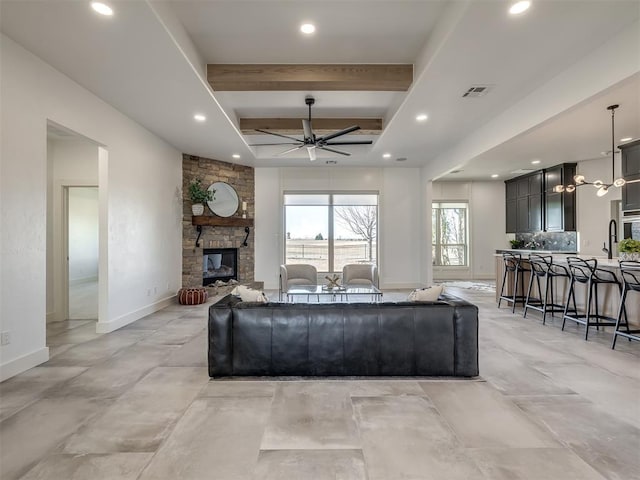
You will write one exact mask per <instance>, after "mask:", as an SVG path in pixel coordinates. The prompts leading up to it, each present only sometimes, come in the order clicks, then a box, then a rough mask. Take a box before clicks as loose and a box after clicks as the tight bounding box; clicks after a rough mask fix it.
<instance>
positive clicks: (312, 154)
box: [307, 145, 317, 162]
mask: <svg viewBox="0 0 640 480" xmlns="http://www.w3.org/2000/svg"><path fill="white" fill-rule="evenodd" d="M307 153H308V154H309V160H310V161H312V162H313V161H314V160H315V159H316V158H317V157H316V146H315V145H307Z"/></svg>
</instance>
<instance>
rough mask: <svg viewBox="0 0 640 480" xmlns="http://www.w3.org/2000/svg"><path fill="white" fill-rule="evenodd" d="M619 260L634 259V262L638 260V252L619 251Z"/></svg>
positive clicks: (639, 255)
mask: <svg viewBox="0 0 640 480" xmlns="http://www.w3.org/2000/svg"><path fill="white" fill-rule="evenodd" d="M620 260H622V261H623V262H626V261H629V260H634V261H636V262H638V261H640V253H638V252H620Z"/></svg>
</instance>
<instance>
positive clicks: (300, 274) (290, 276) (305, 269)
mask: <svg viewBox="0 0 640 480" xmlns="http://www.w3.org/2000/svg"><path fill="white" fill-rule="evenodd" d="M317 284H318V271H317V270H316V267H314V266H313V265H309V264H306V263H296V264H287V265H280V291H281V292H286V291H287V290H289V287H290V286H291V285H317Z"/></svg>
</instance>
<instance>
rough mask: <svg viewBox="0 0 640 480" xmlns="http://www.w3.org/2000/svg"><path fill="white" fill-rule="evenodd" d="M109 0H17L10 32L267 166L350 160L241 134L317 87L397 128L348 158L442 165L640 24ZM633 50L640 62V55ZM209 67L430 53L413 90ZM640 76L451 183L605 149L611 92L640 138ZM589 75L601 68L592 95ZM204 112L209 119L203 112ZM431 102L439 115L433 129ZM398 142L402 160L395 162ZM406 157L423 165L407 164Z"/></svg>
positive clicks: (294, 0)
mask: <svg viewBox="0 0 640 480" xmlns="http://www.w3.org/2000/svg"><path fill="white" fill-rule="evenodd" d="M108 3H110V4H111V5H112V6H113V8H114V10H115V15H114V16H113V17H111V18H106V17H100V16H98V15H96V14H95V13H94V12H93V11H92V10H91V9H90V8H89V5H88V4H89V2H88V1H80V0H78V1H73V2H72V1H53V0H29V1H20V0H2V2H0V9H1V11H0V27H1V28H2V32H3V33H4V34H6V35H8V36H9V37H11V38H12V39H13V40H15V41H16V42H18V43H20V44H22V45H23V46H24V47H25V48H27V49H28V50H30V51H32V52H33V53H35V54H36V55H38V56H40V57H41V58H43V59H44V60H45V61H47V62H48V63H50V64H51V65H52V66H54V67H55V68H57V69H59V70H60V71H62V72H63V73H65V74H67V75H68V76H69V77H71V78H72V79H74V80H75V81H77V82H78V83H80V84H81V85H83V86H84V87H86V88H87V89H89V90H90V91H92V92H93V93H95V94H96V95H98V96H99V97H101V98H103V99H104V100H105V101H107V102H109V103H110V104H112V105H113V106H114V107H116V108H118V109H119V110H120V111H122V112H123V113H125V114H126V115H128V116H130V117H131V118H133V119H134V120H136V121H138V122H139V123H141V124H142V125H144V126H146V127H147V128H148V129H149V130H151V131H152V132H154V133H156V134H157V135H159V136H160V137H162V138H164V139H166V140H167V141H168V142H169V143H171V144H173V145H174V146H175V147H176V148H178V149H179V150H181V151H183V152H185V153H189V154H195V155H201V156H205V157H210V158H216V159H220V160H225V161H238V162H240V163H243V164H248V165H253V166H301V165H302V166H307V165H309V166H312V165H314V166H315V165H322V166H323V165H324V162H323V161H322V159H328V158H331V159H334V157H333V156H331V155H327V156H325V155H324V154H323V155H322V156H321V157H320V159H321V160H320V161H317V162H314V163H313V164H310V162H309V161H308V159H307V157H306V154H305V153H304V152H298V153H297V154H295V156H292V155H287V156H282V157H280V156H277V153H279V152H281V151H282V150H281V149H278V148H276V147H256V148H250V147H249V146H248V144H249V143H254V142H257V141H259V142H264V141H265V136H264V135H256V136H243V135H241V134H240V132H239V131H238V128H237V124H238V119H239V118H240V117H241V116H242V117H245V116H248V117H297V118H303V117H305V116H306V114H307V110H306V106H305V105H304V97H305V96H306V95H308V94H313V95H314V96H315V97H316V105H315V106H314V107H313V115H314V117H328V116H335V117H382V118H383V119H384V131H383V134H382V135H380V136H379V137H375V136H374V137H366V136H358V137H357V139H364V138H372V139H373V140H374V144H373V145H372V146H354V147H348V148H347V147H345V150H348V151H351V152H352V153H353V156H351V157H348V158H343V157H341V158H338V159H337V160H338V162H339V163H338V167H339V166H385V165H393V166H396V165H397V166H401V165H402V166H422V165H429V164H430V162H432V161H433V160H434V159H436V158H439V157H440V156H442V155H445V154H446V152H448V151H450V150H451V149H452V148H453V147H454V146H455V145H457V144H459V143H460V142H463V141H464V140H465V138H467V137H469V136H471V135H473V134H474V132H476V131H478V130H479V129H480V128H481V127H482V126H484V125H485V124H487V123H488V122H491V121H492V120H494V119H496V118H499V116H500V115H501V114H502V113H503V112H505V111H506V110H508V109H509V108H511V107H513V105H514V104H516V103H517V102H518V101H519V100H521V99H522V98H524V97H526V96H527V95H530V94H533V93H535V92H536V91H537V90H539V89H541V88H542V87H543V86H544V85H545V83H546V82H549V81H551V80H553V79H554V78H557V77H559V76H560V75H562V74H563V73H564V72H566V71H567V70H568V69H571V68H572V67H573V66H574V65H575V64H577V63H578V62H580V61H582V60H583V59H585V58H587V57H588V56H589V55H591V54H592V52H594V51H595V50H597V49H598V48H600V47H602V46H603V45H606V43H607V42H608V41H610V40H611V39H613V38H614V37H616V35H619V34H620V33H621V32H624V31H625V29H629V28H637V25H638V18H639V17H640V2H638V1H637V0H630V1H626V0H616V1H612V0H594V1H590V0H576V1H562V0H533V5H532V8H531V9H530V11H529V12H527V13H526V14H524V15H522V16H520V17H511V16H510V15H509V14H508V13H507V9H508V6H509V4H510V2H508V1H503V0H487V1H484V0H474V1H467V0H459V1H453V0H413V1H403V0H388V1H386V0H344V1H327V0H288V1H285V0H281V1H275V0H260V1H245V0H208V1H207V0H196V1H192V0H173V1H153V0H147V1H133V0H121V1H111V2H108ZM304 21H311V22H313V23H315V24H316V27H317V32H316V33H315V34H314V35H313V36H311V37H303V36H302V35H301V34H299V32H298V27H299V25H300V24H301V23H303V22H304ZM627 61H629V62H631V63H634V62H635V64H636V65H635V66H634V69H635V70H634V71H635V72H638V71H640V59H638V58H631V59H627ZM207 63H414V72H415V73H414V83H413V85H412V87H411V88H410V89H409V91H408V92H406V93H405V92H400V93H398V92H304V91H301V92H212V90H211V89H210V87H209V86H208V84H207V83H206V75H205V70H206V69H205V65H206V64H207ZM595 74H596V75H597V72H595ZM620 80H624V79H623V78H620ZM639 82H640V81H639V80H638V75H636V76H635V77H634V78H632V79H627V80H626V81H623V82H621V83H620V84H619V85H615V86H611V87H610V88H608V89H607V90H606V91H604V92H602V91H593V92H591V95H589V97H590V99H589V100H587V101H584V102H582V103H580V104H579V105H575V106H573V107H572V108H569V109H565V111H563V112H557V114H555V115H553V116H552V118H547V119H546V120H545V121H543V122H541V123H540V125H539V126H538V127H536V128H531V129H529V131H527V132H523V133H521V134H520V135H517V136H515V137H514V138H513V139H507V142H506V143H504V144H503V145H501V146H498V147H496V148H493V149H491V150H489V151H477V152H474V153H472V154H470V155H469V156H468V158H465V159H464V161H462V162H461V163H463V164H464V166H463V172H461V173H460V174H453V175H448V176H446V177H445V178H447V179H454V178H453V176H454V175H458V176H457V177H455V178H460V179H463V178H464V179H474V178H481V179H486V178H487V173H488V172H491V173H493V172H495V173H499V174H501V175H502V177H501V179H503V178H504V177H505V176H507V175H509V173H508V172H511V171H513V170H516V169H517V168H523V167H530V161H531V160H532V159H533V158H540V159H542V160H543V161H544V162H545V163H546V162H550V163H551V164H555V163H560V162H563V161H580V160H584V159H587V158H594V156H597V155H598V154H599V152H600V151H602V150H607V149H608V148H606V145H607V138H609V140H608V142H609V143H610V133H609V124H608V121H609V117H608V116H607V115H608V112H607V111H606V104H610V103H620V105H621V107H620V109H619V110H618V112H617V117H616V120H617V122H616V125H617V131H618V132H620V135H619V136H620V137H622V135H623V132H629V133H628V135H629V136H633V137H636V138H637V137H639V136H640V125H639V123H638V122H639V121H638V116H639V113H638V112H639V111H640V105H639V102H638V92H639V91H640V83H639ZM476 83H478V84H489V85H493V86H494V87H493V89H492V91H491V92H490V93H489V94H488V95H486V96H485V97H482V98H477V99H465V98H462V94H463V93H464V92H465V91H466V89H467V88H468V87H469V86H471V85H472V84H476ZM588 83H589V78H587V77H585V86H581V88H582V89H583V90H584V91H585V92H586V91H587V90H588V88H586V86H587V84H588ZM560 93H562V92H560ZM603 104H605V105H604V108H605V109H604V110H603ZM196 112H200V113H204V114H205V115H207V117H208V118H207V122H205V123H203V124H197V123H195V122H194V121H193V120H192V117H193V114H194V113H196ZM419 112H426V113H428V114H429V120H428V121H427V122H425V123H423V124H418V123H417V122H416V121H415V115H416V114H417V113H419ZM625 135H626V134H625ZM344 138H345V137H343V139H344ZM603 139H604V146H600V145H601V144H602V143H603ZM609 148H610V147H609ZM384 152H390V153H392V159H391V160H385V159H383V158H382V153H384ZM594 152H595V153H594ZM233 153H238V154H240V155H241V159H240V160H233V159H232V154H233ZM397 157H407V159H408V160H407V161H406V162H403V163H402V164H398V163H395V161H394V159H395V158H397ZM555 159H557V161H555ZM459 163H460V162H457V164H459ZM451 167H453V165H451ZM445 171H446V169H444V170H443V171H442V172H440V173H444V172H445Z"/></svg>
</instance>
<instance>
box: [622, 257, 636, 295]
mask: <svg viewBox="0 0 640 480" xmlns="http://www.w3.org/2000/svg"><path fill="white" fill-rule="evenodd" d="M620 272H621V273H622V280H623V282H624V285H625V288H627V289H629V290H635V291H638V292H640V262H636V261H633V260H624V261H621V262H620Z"/></svg>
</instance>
